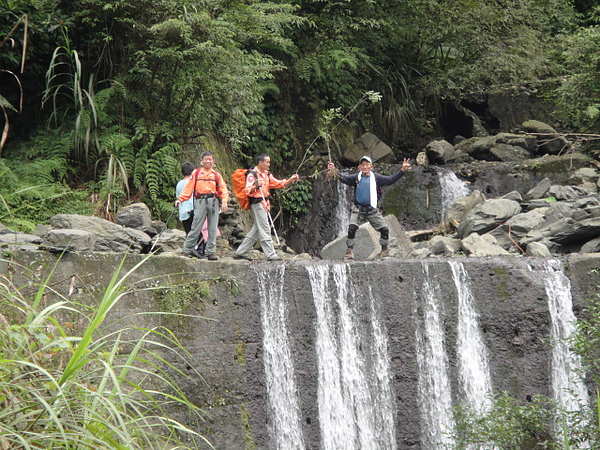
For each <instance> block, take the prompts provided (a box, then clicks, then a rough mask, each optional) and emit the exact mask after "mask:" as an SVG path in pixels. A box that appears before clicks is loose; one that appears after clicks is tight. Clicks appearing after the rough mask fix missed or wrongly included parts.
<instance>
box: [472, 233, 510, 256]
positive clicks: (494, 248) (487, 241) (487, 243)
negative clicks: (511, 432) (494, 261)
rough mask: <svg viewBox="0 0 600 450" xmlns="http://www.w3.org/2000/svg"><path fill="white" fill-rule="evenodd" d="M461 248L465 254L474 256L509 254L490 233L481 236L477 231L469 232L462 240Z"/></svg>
mask: <svg viewBox="0 0 600 450" xmlns="http://www.w3.org/2000/svg"><path fill="white" fill-rule="evenodd" d="M462 249H463V251H464V252H465V254H467V255H469V256H474V257H483V256H499V255H500V256H506V255H509V254H510V253H508V252H507V251H506V250H504V249H503V248H502V247H500V246H499V245H498V243H497V242H496V239H495V238H494V236H492V235H491V234H484V235H483V236H482V235H479V234H477V233H472V234H470V235H469V236H467V237H466V238H464V239H463V240H462Z"/></svg>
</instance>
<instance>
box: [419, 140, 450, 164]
mask: <svg viewBox="0 0 600 450" xmlns="http://www.w3.org/2000/svg"><path fill="white" fill-rule="evenodd" d="M425 154H426V155H427V159H428V161H429V163H431V164H439V165H444V164H448V163H451V162H453V161H455V160H456V155H457V152H456V151H455V150H454V146H453V145H452V144H451V143H450V142H448V141H446V140H444V139H440V140H437V141H431V142H430V143H428V144H427V146H426V147H425Z"/></svg>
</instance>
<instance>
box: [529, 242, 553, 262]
mask: <svg viewBox="0 0 600 450" xmlns="http://www.w3.org/2000/svg"><path fill="white" fill-rule="evenodd" d="M525 256H531V257H533V258H549V257H551V256H552V255H551V254H550V250H548V247H546V246H545V245H544V244H542V243H541V242H532V243H531V244H529V245H528V246H527V248H526V249H525Z"/></svg>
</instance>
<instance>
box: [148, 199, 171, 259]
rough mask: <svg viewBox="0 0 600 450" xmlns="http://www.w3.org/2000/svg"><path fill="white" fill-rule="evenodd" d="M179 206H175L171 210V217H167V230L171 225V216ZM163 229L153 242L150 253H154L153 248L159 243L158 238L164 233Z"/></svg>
mask: <svg viewBox="0 0 600 450" xmlns="http://www.w3.org/2000/svg"><path fill="white" fill-rule="evenodd" d="M176 209H178V208H174V209H173V211H171V214H169V217H168V218H167V221H166V222H165V230H166V229H167V226H169V220H171V217H173V213H174V212H175V210H176ZM165 230H162V231H161V232H160V233H158V236H156V240H155V241H154V243H153V244H152V247H150V253H152V250H154V247H155V246H156V244H158V240H159V239H160V236H161V235H162V234H163V231H165Z"/></svg>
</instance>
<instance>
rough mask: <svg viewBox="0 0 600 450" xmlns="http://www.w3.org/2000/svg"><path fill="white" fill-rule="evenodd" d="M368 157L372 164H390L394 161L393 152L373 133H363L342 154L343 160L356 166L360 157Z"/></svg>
mask: <svg viewBox="0 0 600 450" xmlns="http://www.w3.org/2000/svg"><path fill="white" fill-rule="evenodd" d="M364 155H369V156H370V157H371V158H372V159H373V162H375V161H379V162H387V163H392V162H394V161H395V160H396V157H395V156H394V152H393V150H392V149H391V148H390V146H389V145H387V144H386V143H385V142H383V141H382V140H381V139H379V138H378V137H377V136H375V135H374V134H373V133H364V134H363V135H362V136H361V137H360V138H359V139H357V140H356V141H354V143H353V144H352V145H351V146H349V147H348V148H347V149H346V151H345V152H344V159H346V160H348V161H350V162H352V163H353V164H358V162H359V160H360V158H361V156H364Z"/></svg>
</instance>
